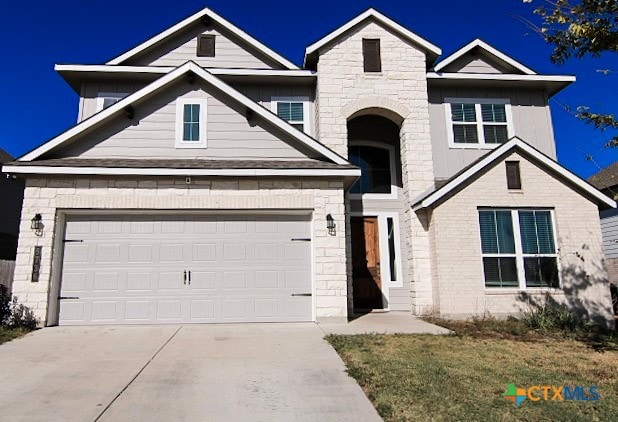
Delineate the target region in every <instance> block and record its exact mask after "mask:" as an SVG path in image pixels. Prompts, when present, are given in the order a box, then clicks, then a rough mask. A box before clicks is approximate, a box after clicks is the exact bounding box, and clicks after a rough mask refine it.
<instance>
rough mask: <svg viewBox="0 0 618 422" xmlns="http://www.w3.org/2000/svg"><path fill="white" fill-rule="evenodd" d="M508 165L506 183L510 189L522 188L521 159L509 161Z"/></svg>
mask: <svg viewBox="0 0 618 422" xmlns="http://www.w3.org/2000/svg"><path fill="white" fill-rule="evenodd" d="M505 165H506V185H507V188H509V189H516V190H518V189H521V173H520V171H519V161H507V162H506V163H505Z"/></svg>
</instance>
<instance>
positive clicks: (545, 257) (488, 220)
mask: <svg viewBox="0 0 618 422" xmlns="http://www.w3.org/2000/svg"><path fill="white" fill-rule="evenodd" d="M479 225H480V230H481V248H482V253H483V270H484V274H485V287H512V288H519V289H526V288H538V287H551V288H558V287H560V281H559V280H560V276H559V272H558V253H557V250H556V241H555V237H554V229H553V218H552V211H550V210H528V209H519V210H517V209H513V210H493V209H492V210H489V209H488V210H479Z"/></svg>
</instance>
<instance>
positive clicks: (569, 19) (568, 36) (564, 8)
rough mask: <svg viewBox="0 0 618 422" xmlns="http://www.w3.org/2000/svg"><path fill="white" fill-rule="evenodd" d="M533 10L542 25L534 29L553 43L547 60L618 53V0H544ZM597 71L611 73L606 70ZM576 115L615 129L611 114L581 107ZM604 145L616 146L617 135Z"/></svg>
mask: <svg viewBox="0 0 618 422" xmlns="http://www.w3.org/2000/svg"><path fill="white" fill-rule="evenodd" d="M523 1H524V3H532V0H523ZM534 13H535V14H537V15H538V16H540V17H541V19H542V23H541V26H540V27H537V28H535V29H537V30H538V32H539V33H540V34H541V36H542V37H543V38H544V39H545V41H547V42H548V43H549V44H552V45H553V46H554V51H553V52H552V54H551V57H550V59H551V61H552V62H553V63H555V64H558V65H561V64H564V63H565V62H566V61H567V60H569V59H571V58H572V57H576V58H579V59H581V58H583V57H585V56H586V55H590V56H591V57H600V56H601V54H602V53H616V52H618V0H579V1H572V0H543V4H542V5H540V6H538V7H537V8H536V9H535V10H534ZM600 72H602V73H605V74H609V73H613V72H612V70H609V69H606V70H600ZM576 116H577V117H579V118H580V119H582V120H583V121H584V122H586V123H587V124H591V125H593V126H594V127H595V128H596V129H600V130H602V131H606V130H612V131H616V130H618V120H617V119H616V117H615V116H614V114H613V113H606V114H603V113H596V112H593V111H591V110H590V108H589V107H586V106H580V107H578V108H577V112H576ZM607 145H608V146H612V147H618V134H614V135H613V136H612V138H611V139H610V140H609V141H608V142H607Z"/></svg>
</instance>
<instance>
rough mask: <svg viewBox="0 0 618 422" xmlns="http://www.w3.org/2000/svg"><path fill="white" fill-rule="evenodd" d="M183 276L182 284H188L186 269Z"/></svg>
mask: <svg viewBox="0 0 618 422" xmlns="http://www.w3.org/2000/svg"><path fill="white" fill-rule="evenodd" d="M182 278H183V283H182V284H187V270H185V271H184V274H183V277H182Z"/></svg>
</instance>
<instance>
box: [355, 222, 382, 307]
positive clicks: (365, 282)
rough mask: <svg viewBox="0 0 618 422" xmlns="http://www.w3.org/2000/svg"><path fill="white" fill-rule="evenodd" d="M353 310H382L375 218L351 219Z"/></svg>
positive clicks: (378, 248) (376, 223)
mask: <svg viewBox="0 0 618 422" xmlns="http://www.w3.org/2000/svg"><path fill="white" fill-rule="evenodd" d="M351 223H352V279H353V282H354V284H353V289H354V290H353V295H354V309H382V308H383V307H384V305H383V301H382V280H381V276H380V236H379V232H378V218H377V217H352V219H351Z"/></svg>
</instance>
